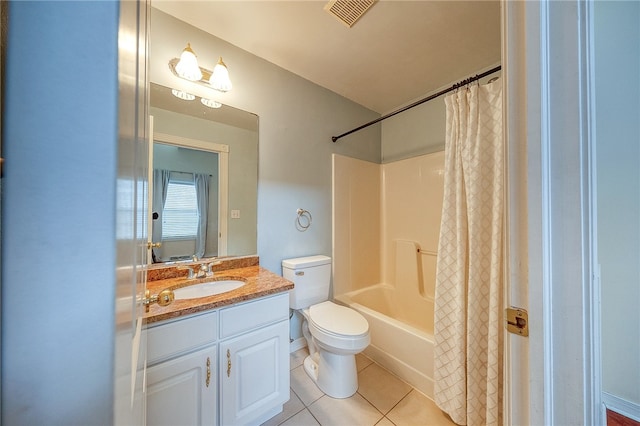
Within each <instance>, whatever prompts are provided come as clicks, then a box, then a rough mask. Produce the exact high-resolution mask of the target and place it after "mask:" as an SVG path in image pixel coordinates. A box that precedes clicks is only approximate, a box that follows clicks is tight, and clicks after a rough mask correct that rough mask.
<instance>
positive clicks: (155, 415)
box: [147, 345, 217, 426]
mask: <svg viewBox="0 0 640 426" xmlns="http://www.w3.org/2000/svg"><path fill="white" fill-rule="evenodd" d="M216 353H217V348H216V346H215V345H213V346H209V347H207V348H205V349H201V350H198V351H195V352H191V353H188V354H186V355H182V356H180V357H178V358H175V359H172V360H170V361H166V362H162V363H160V364H157V365H154V366H153V367H150V368H149V369H147V424H148V425H167V426H175V425H214V424H216V413H217V410H216V407H217V401H216V360H217V358H216Z"/></svg>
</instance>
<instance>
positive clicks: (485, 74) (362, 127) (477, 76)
mask: <svg viewBox="0 0 640 426" xmlns="http://www.w3.org/2000/svg"><path fill="white" fill-rule="evenodd" d="M501 68H502V67H501V66H500V65H498V66H497V67H495V68H491V69H490V70H489V71H485V72H483V73H482V74H476V75H475V76H473V77H469V78H467V79H465V80H462V81H461V82H459V83H456V84H454V85H453V86H451V87H449V88H448V89H444V90H441V91H440V92H438V93H435V94H433V95H431V96H427V97H426V98H424V99H420V100H419V101H416V102H414V103H412V104H411V105H407V106H406V107H403V108H400V109H399V110H397V111H393V112H390V113H389V114H386V115H383V116H381V117H379V118H376V119H375V120H372V121H370V122H368V123H366V124H363V125H362V126H360V127H356V128H355V129H353V130H349V131H348V132H345V133H343V134H341V135H338V136H331V140H332V141H333V142H336V141H337V140H338V139H340V138H342V137H344V136H347V135H350V134H351V133H354V132H357V131H358V130H362V129H364V128H365V127H369V126H371V125H373V124H376V123H379V122H380V121H382V120H386V119H387V118H389V117H393V116H394V115H396V114H400V113H401V112H404V111H406V110H408V109H411V108H413V107H416V106H418V105H421V104H423V103H425V102H427V101H430V100H431V99H435V98H437V97H438V96H442V95H444V94H445V93H449V92H452V91H454V90H456V89H458V88H460V87H462V86H466V85H467V84H470V83H473V82H474V81H476V80H480V79H481V78H484V77H486V76H488V75H491V74H493V73H494V72H498V71H500V69H501Z"/></svg>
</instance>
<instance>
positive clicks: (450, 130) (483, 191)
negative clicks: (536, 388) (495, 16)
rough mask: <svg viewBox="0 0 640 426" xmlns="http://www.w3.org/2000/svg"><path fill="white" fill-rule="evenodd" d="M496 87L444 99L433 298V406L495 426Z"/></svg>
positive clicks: (499, 197) (499, 237)
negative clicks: (442, 173)
mask: <svg viewBox="0 0 640 426" xmlns="http://www.w3.org/2000/svg"><path fill="white" fill-rule="evenodd" d="M501 87H502V83H501V81H500V80H498V81H495V82H493V83H491V84H487V85H484V86H478V85H473V86H471V87H467V88H466V89H461V90H459V91H458V92H456V93H454V94H452V95H449V96H447V97H446V98H445V105H446V120H447V123H446V130H447V134H446V142H445V176H444V200H443V207H442V223H441V228H440V240H439V245H438V263H437V272H436V300H435V342H436V346H435V364H434V367H435V372H434V379H435V388H434V391H435V392H434V393H435V402H436V404H437V405H438V406H439V407H440V408H441V409H442V410H443V411H445V412H446V413H448V414H449V415H450V416H451V418H452V419H453V421H454V422H456V423H458V424H461V425H464V424H466V425H499V424H502V353H503V350H502V346H503V345H502V340H503V339H502V288H503V285H502V265H503V259H502V256H503V249H502V247H503V234H502V229H503V209H504V196H503V174H504V173H503V158H504V152H503V145H504V144H503V135H502V94H501Z"/></svg>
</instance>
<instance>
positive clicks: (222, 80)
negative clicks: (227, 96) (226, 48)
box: [209, 56, 232, 92]
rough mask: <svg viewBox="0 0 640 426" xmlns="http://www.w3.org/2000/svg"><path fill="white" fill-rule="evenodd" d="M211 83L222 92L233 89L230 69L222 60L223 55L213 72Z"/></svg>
mask: <svg viewBox="0 0 640 426" xmlns="http://www.w3.org/2000/svg"><path fill="white" fill-rule="evenodd" d="M209 84H211V87H213V88H214V89H216V90H219V91H221V92H228V91H229V90H231V87H232V85H231V80H230V79H229V70H228V69H227V66H226V65H225V63H224V62H222V56H220V59H218V63H217V64H216V66H215V68H214V69H213V72H212V73H211V77H210V78H209Z"/></svg>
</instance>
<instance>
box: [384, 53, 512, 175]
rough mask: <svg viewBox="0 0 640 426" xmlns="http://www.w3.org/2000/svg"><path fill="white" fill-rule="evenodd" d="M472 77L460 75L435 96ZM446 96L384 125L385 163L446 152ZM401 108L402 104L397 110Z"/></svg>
mask: <svg viewBox="0 0 640 426" xmlns="http://www.w3.org/2000/svg"><path fill="white" fill-rule="evenodd" d="M496 65H498V64H496ZM491 68H493V67H491ZM483 71H486V70H478V74H480V73H481V72H483ZM500 75H501V71H498V72H496V73H494V74H491V75H490V76H488V77H485V78H483V79H481V80H480V84H486V83H487V82H488V81H489V80H491V79H492V78H494V77H499V76H500ZM469 77H471V76H470V75H465V76H461V77H460V78H459V79H458V80H452V81H451V83H450V84H448V85H446V86H445V87H441V88H439V89H438V90H434V91H433V92H432V93H438V92H440V91H442V90H444V89H446V88H447V87H451V86H452V85H453V84H455V83H458V82H459V81H461V80H464V79H466V78H469ZM432 93H427V94H425V96H424V97H425V98H426V97H427V96H430V95H431V94H432ZM445 96H446V95H443V96H440V97H438V98H435V99H432V100H430V101H428V102H425V103H423V104H422V105H419V106H416V107H414V108H412V109H409V110H407V111H404V112H402V113H401V114H398V115H394V116H393V117H390V118H388V119H386V120H384V121H383V122H382V162H383V163H389V162H392V161H398V160H403V159H406V158H411V157H416V156H418V155H424V154H430V153H432V152H436V151H442V150H444V141H445V133H446V116H445V106H444V98H445ZM401 107H402V105H400V106H399V107H398V108H401Z"/></svg>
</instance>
